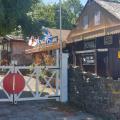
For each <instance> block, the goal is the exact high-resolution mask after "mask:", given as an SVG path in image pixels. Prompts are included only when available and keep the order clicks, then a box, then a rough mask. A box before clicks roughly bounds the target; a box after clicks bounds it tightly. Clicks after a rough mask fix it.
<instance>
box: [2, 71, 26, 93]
mask: <svg viewBox="0 0 120 120" xmlns="http://www.w3.org/2000/svg"><path fill="white" fill-rule="evenodd" d="M24 87H25V80H24V78H23V76H22V75H20V74H18V73H10V74H8V75H7V76H5V78H4V79H3V88H4V89H5V90H6V91H7V92H8V93H9V94H19V93H20V92H21V91H22V90H23V89H24Z"/></svg>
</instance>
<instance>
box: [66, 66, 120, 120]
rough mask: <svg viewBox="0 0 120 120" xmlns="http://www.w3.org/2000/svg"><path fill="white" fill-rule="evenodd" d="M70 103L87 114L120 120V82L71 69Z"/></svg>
mask: <svg viewBox="0 0 120 120" xmlns="http://www.w3.org/2000/svg"><path fill="white" fill-rule="evenodd" d="M68 74H69V75H68V76H69V81H68V83H69V89H68V93H69V101H70V102H72V103H74V104H76V105H77V106H79V107H80V109H82V110H85V111H86V112H90V113H94V114H97V115H101V116H104V117H105V118H106V119H105V120H107V119H108V120H120V81H118V80H112V79H106V78H100V77H97V76H95V75H92V74H90V73H83V72H82V71H81V70H80V68H79V67H77V68H73V67H70V68H69V72H68Z"/></svg>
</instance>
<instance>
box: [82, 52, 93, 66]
mask: <svg viewBox="0 0 120 120" xmlns="http://www.w3.org/2000/svg"><path fill="white" fill-rule="evenodd" d="M82 59H83V65H94V64H95V57H94V54H83V58H82Z"/></svg>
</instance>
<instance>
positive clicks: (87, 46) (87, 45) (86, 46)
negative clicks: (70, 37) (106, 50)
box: [84, 41, 95, 49]
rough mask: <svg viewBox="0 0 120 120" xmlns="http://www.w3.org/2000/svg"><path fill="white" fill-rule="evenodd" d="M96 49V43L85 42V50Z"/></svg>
mask: <svg viewBox="0 0 120 120" xmlns="http://www.w3.org/2000/svg"><path fill="white" fill-rule="evenodd" d="M94 48H95V41H85V42H84V49H94Z"/></svg>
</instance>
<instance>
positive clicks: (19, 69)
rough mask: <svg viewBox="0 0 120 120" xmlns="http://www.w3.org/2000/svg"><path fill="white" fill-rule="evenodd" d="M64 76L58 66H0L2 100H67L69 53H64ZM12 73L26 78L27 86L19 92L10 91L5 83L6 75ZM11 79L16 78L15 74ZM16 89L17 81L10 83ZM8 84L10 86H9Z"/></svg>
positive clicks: (0, 93)
mask: <svg viewBox="0 0 120 120" xmlns="http://www.w3.org/2000/svg"><path fill="white" fill-rule="evenodd" d="M63 58H64V59H63V62H62V64H63V65H62V78H61V80H60V74H59V73H60V68H59V67H58V66H34V67H31V66H0V102H13V103H17V102H18V101H28V100H44V99H56V100H60V101H62V102H66V101H67V60H68V55H65V54H64V55H63ZM11 73H15V74H18V75H21V76H22V77H23V78H24V82H25V87H24V89H22V90H21V91H20V92H19V93H12V94H11V93H9V92H7V91H6V89H5V87H4V85H3V83H4V79H5V78H6V76H8V75H9V74H11ZM11 79H16V78H15V76H13V78H11ZM9 84H11V85H12V86H13V91H14V89H15V86H16V83H15V82H12V83H9ZM9 84H8V87H9ZM19 86H20V85H19Z"/></svg>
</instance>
